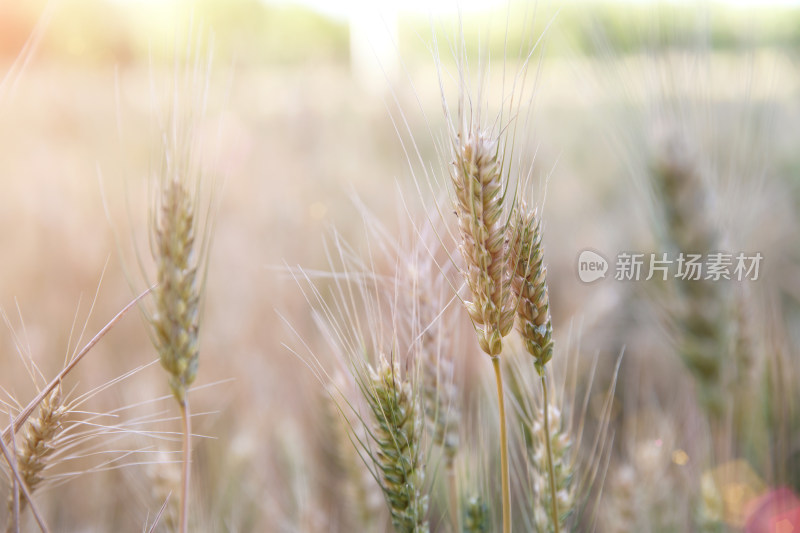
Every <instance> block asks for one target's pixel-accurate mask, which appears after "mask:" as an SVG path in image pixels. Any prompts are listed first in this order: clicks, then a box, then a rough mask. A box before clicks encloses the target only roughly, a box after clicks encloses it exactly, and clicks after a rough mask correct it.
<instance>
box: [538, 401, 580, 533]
mask: <svg viewBox="0 0 800 533" xmlns="http://www.w3.org/2000/svg"><path fill="white" fill-rule="evenodd" d="M544 406H547V404H544V405H543V407H542V409H540V410H538V416H537V420H536V421H535V422H534V424H533V428H532V430H533V431H532V433H533V438H534V446H533V450H534V453H533V457H532V463H533V466H534V468H535V472H536V473H538V474H541V473H542V472H548V477H547V481H545V478H544V476H542V475H539V476H535V478H534V479H535V481H534V484H535V489H536V494H537V495H538V498H537V499H536V504H535V512H534V516H535V518H536V523H537V526H538V528H539V531H559V530H561V529H562V528H564V523H565V522H566V520H567V518H568V517H569V514H570V512H571V511H572V509H573V507H574V505H573V504H574V500H575V494H574V490H573V484H572V479H573V469H572V461H571V458H570V454H571V448H572V441H571V440H570V438H569V433H568V432H567V431H565V429H564V424H563V422H562V417H561V411H560V410H559V409H558V407H556V405H555V404H553V403H551V404H550V405H549V406H548V407H547V408H545V407H544ZM553 488H555V491H554V490H553ZM554 497H555V498H556V501H555V502H553V501H552V499H553V498H554ZM553 509H556V511H555V512H556V513H557V514H556V515H555V516H556V517H557V518H556V519H555V520H554V518H553V516H554V515H553V514H552V513H553ZM559 509H560V510H561V512H560V514H558V510H559Z"/></svg>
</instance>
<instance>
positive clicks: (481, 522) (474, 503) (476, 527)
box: [463, 495, 491, 533]
mask: <svg viewBox="0 0 800 533" xmlns="http://www.w3.org/2000/svg"><path fill="white" fill-rule="evenodd" d="M490 529H491V524H490V522H489V506H488V505H486V502H484V501H483V498H481V496H480V495H474V496H470V497H469V498H467V501H466V502H465V503H464V527H463V531H464V533H488V532H489V531H490Z"/></svg>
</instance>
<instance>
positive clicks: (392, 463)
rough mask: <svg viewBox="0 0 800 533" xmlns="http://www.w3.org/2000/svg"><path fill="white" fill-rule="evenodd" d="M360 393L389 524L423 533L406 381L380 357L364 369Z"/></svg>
mask: <svg viewBox="0 0 800 533" xmlns="http://www.w3.org/2000/svg"><path fill="white" fill-rule="evenodd" d="M366 393H367V394H366V398H367V403H368V404H369V407H370V410H371V411H372V414H373V417H374V421H375V424H374V427H373V429H372V436H373V439H374V441H375V445H376V446H377V451H375V452H374V454H373V457H374V460H375V463H376V466H377V468H378V471H379V472H378V474H379V477H380V482H381V488H382V489H383V493H384V496H385V497H386V501H387V502H388V504H389V510H390V512H391V515H392V525H393V526H394V528H395V531H397V532H398V533H427V532H428V531H429V528H428V524H427V521H426V520H425V515H426V514H427V511H428V500H427V496H425V495H424V494H423V492H422V485H423V483H424V481H425V473H424V468H423V465H422V458H421V446H420V437H421V433H422V418H421V416H420V414H421V413H420V409H419V399H418V396H417V395H416V394H415V392H414V390H413V388H412V386H411V383H410V382H409V381H408V380H404V379H402V378H401V376H400V366H399V364H397V362H396V361H395V362H394V364H389V362H387V361H386V359H385V358H383V357H382V358H381V361H380V362H379V364H378V368H377V369H374V368H372V367H370V369H369V383H368V384H367V387H366Z"/></svg>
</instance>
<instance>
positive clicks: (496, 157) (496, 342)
mask: <svg viewBox="0 0 800 533" xmlns="http://www.w3.org/2000/svg"><path fill="white" fill-rule="evenodd" d="M462 130H463V131H462V132H461V133H460V134H459V135H457V136H456V138H455V142H454V152H455V162H454V164H453V170H452V173H451V181H452V184H453V189H454V190H455V212H456V216H457V218H458V227H459V234H460V236H461V242H460V245H459V249H460V251H461V255H462V256H463V258H464V262H465V263H466V265H465V268H464V271H463V273H464V279H465V280H466V283H467V286H468V287H469V289H470V292H471V294H472V299H473V300H472V301H471V302H467V303H466V307H467V311H468V313H469V316H470V318H471V319H472V321H473V323H474V324H475V329H476V331H477V333H478V344H479V345H480V347H481V349H482V350H483V351H484V352H486V353H487V354H488V355H489V356H491V358H492V367H493V369H494V373H495V382H496V385H497V402H498V411H499V417H500V463H501V477H502V480H501V482H502V485H503V486H502V490H503V531H504V533H508V532H509V531H511V484H510V483H511V482H510V476H509V468H508V436H507V432H506V417H505V400H504V395H503V376H502V373H501V370H500V361H499V359H498V356H499V355H500V353H501V352H502V351H503V337H504V336H506V335H508V333H509V331H510V330H511V328H512V327H513V325H514V312H515V310H514V305H513V302H512V299H511V295H510V287H509V276H508V254H509V247H508V246H507V244H506V220H505V218H504V216H503V215H504V209H503V199H504V196H505V192H506V191H505V181H506V180H504V179H503V173H502V163H501V161H502V157H500V154H499V147H498V143H497V141H496V140H493V139H492V138H490V137H489V135H488V134H487V133H485V132H482V131H480V130H479V129H478V128H477V127H470V128H462Z"/></svg>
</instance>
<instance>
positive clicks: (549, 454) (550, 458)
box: [542, 374, 559, 533]
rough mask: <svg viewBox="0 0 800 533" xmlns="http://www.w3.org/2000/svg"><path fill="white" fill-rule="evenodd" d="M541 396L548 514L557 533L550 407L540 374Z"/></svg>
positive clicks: (545, 379)
mask: <svg viewBox="0 0 800 533" xmlns="http://www.w3.org/2000/svg"><path fill="white" fill-rule="evenodd" d="M542 396H543V397H544V442H545V444H546V447H547V448H546V449H547V469H548V474H549V476H550V513H551V514H552V515H553V528H554V530H555V533H559V517H558V501H557V499H556V492H557V491H558V487H556V473H555V468H554V467H553V451H552V449H551V447H550V420H549V419H548V416H549V413H548V411H549V409H548V406H549V405H550V404H549V402H548V400H547V378H546V377H545V376H544V374H542Z"/></svg>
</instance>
